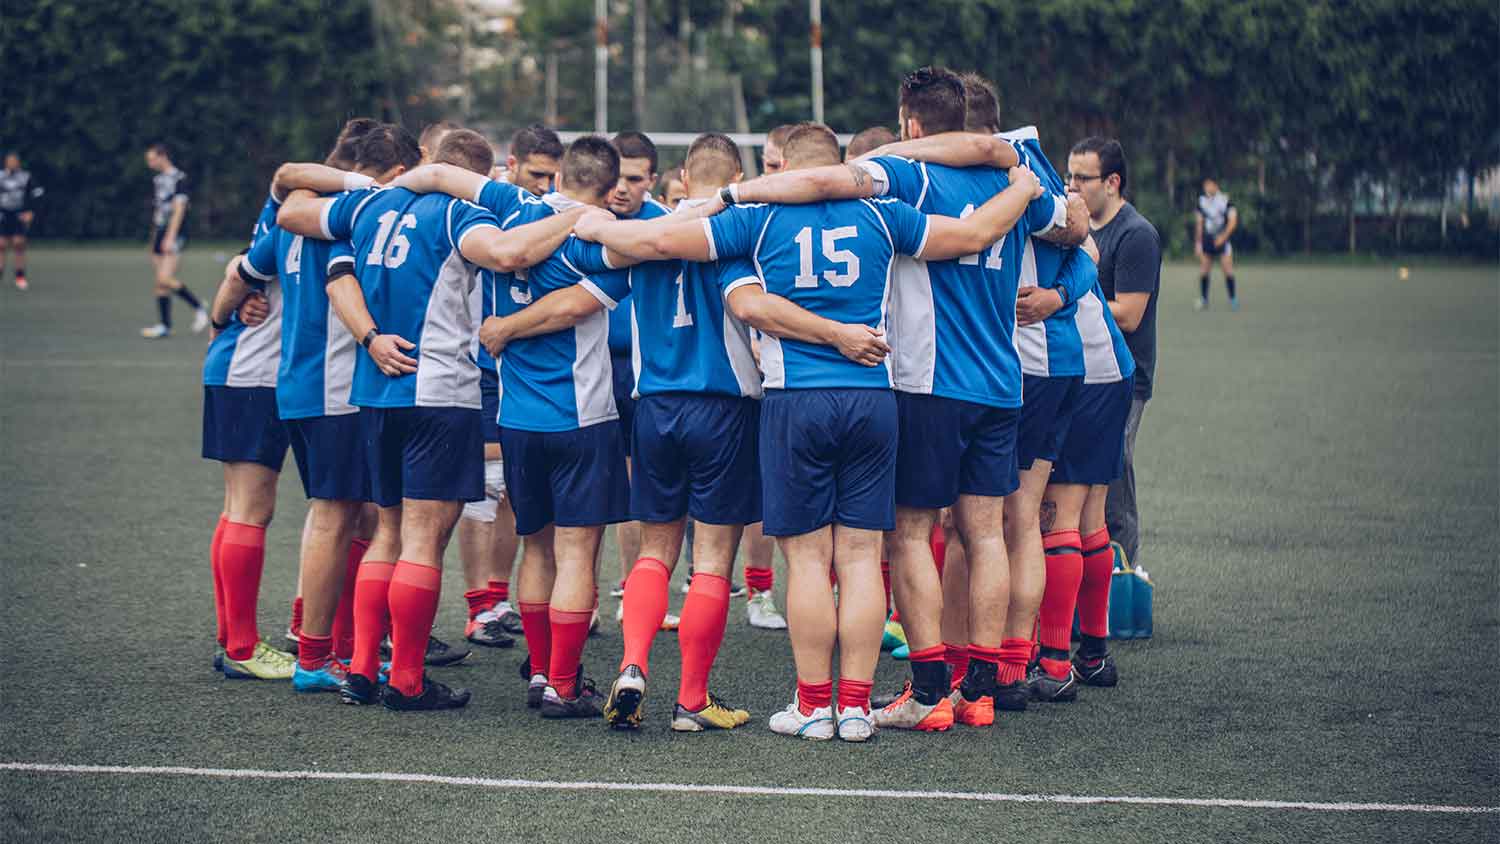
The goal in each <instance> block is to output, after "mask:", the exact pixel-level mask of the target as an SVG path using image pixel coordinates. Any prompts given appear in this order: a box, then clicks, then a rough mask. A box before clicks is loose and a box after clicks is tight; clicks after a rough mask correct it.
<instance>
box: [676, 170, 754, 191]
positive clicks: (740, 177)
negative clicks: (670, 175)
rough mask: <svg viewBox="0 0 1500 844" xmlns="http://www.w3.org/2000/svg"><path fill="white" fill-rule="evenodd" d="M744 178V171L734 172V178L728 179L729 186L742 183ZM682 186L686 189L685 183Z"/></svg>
mask: <svg viewBox="0 0 1500 844" xmlns="http://www.w3.org/2000/svg"><path fill="white" fill-rule="evenodd" d="M744 178H745V171H744V170H736V171H735V172H734V178H732V179H730V180H729V182H730V184H735V183H737V182H740V181H743V180H744ZM682 186H683V187H687V182H683V183H682Z"/></svg>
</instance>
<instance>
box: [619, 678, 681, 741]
mask: <svg viewBox="0 0 1500 844" xmlns="http://www.w3.org/2000/svg"><path fill="white" fill-rule="evenodd" d="M645 704H646V675H645V674H643V673H641V668H640V666H638V665H627V666H625V670H624V671H621V672H620V676H619V677H616V678H615V682H614V684H613V685H611V686H610V687H609V698H608V699H607V700H605V701H604V720H605V721H608V722H609V725H610V726H611V727H613V728H615V729H616V730H636V729H640V726H641V719H642V718H643V717H645V715H646V708H645ZM679 708H680V707H679Z"/></svg>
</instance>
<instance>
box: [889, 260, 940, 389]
mask: <svg viewBox="0 0 1500 844" xmlns="http://www.w3.org/2000/svg"><path fill="white" fill-rule="evenodd" d="M887 273H888V274H894V276H895V284H894V285H891V284H889V282H887V284H888V289H890V290H891V293H890V294H889V298H890V299H891V310H890V317H889V319H888V321H887V322H888V324H887V326H886V343H887V344H888V345H889V346H890V347H891V354H890V355H889V357H887V360H889V361H891V363H890V364H889V367H888V368H889V369H891V370H893V371H892V373H891V380H892V383H893V384H894V385H895V387H896V389H898V390H900V391H902V392H904V393H924V394H925V393H931V392H932V383H933V381H934V380H935V378H936V373H937V311H936V310H935V308H934V305H933V297H932V276H931V275H930V274H929V273H928V271H927V262H926V261H923V260H922V259H920V258H912V257H910V256H908V255H896V256H894V257H893V258H892V259H891V266H890V268H889V269H888V270H887Z"/></svg>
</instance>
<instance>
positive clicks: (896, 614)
mask: <svg viewBox="0 0 1500 844" xmlns="http://www.w3.org/2000/svg"><path fill="white" fill-rule="evenodd" d="M891 621H894V622H896V623H897V624H900V623H901V611H900V610H898V609H896V608H895V607H894V606H892V607H891Z"/></svg>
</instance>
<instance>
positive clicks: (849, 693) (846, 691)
mask: <svg viewBox="0 0 1500 844" xmlns="http://www.w3.org/2000/svg"><path fill="white" fill-rule="evenodd" d="M874 687H875V684H874V683H873V682H871V681H869V680H849V679H846V678H844V677H840V678H839V708H840V709H849V708H850V707H857V708H859V709H862V710H864V711H865V712H869V711H870V689H872V688H874Z"/></svg>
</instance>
